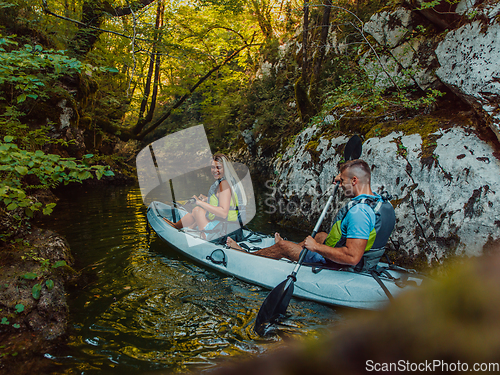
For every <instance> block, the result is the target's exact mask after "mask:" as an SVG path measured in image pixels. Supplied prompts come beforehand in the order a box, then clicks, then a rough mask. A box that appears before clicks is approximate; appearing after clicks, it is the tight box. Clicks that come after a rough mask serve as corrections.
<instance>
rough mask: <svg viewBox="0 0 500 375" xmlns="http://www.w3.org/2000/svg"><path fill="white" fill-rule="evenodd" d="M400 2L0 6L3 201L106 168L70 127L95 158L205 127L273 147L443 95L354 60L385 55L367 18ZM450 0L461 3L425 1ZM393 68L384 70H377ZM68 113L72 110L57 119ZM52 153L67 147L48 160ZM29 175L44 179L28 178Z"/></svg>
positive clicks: (218, 139) (62, 0)
mask: <svg viewBox="0 0 500 375" xmlns="http://www.w3.org/2000/svg"><path fill="white" fill-rule="evenodd" d="M400 3H401V2H400V1H397V0H391V1H382V0H376V1H370V2H368V1H364V0H314V1H309V0H304V1H299V0H250V1H243V0H196V1H190V2H184V1H177V0H135V1H132V0H77V1H73V2H69V1H67V0H37V1H28V0H2V1H0V90H1V92H0V137H1V138H0V139H3V141H4V142H3V143H2V146H1V147H2V152H3V153H4V156H2V160H3V162H2V163H3V164H2V168H3V170H2V173H3V176H4V177H8V179H10V180H13V181H16V182H13V183H12V184H11V185H12V186H11V187H9V188H8V189H7V190H5V186H4V185H2V187H1V189H0V192H1V193H2V194H3V195H2V199H3V203H4V209H7V207H10V208H12V207H14V204H13V203H14V201H15V199H20V200H21V201H17V203H16V207H21V205H24V204H25V203H23V202H22V200H23V199H25V198H24V195H23V194H24V193H15V191H17V190H12V189H20V190H23V189H24V190H23V191H25V192H26V191H28V190H29V189H30V188H33V187H34V186H38V187H40V186H42V185H43V186H45V187H51V186H54V184H57V183H67V182H68V181H70V180H74V179H76V180H78V179H80V180H81V179H83V178H87V177H90V176H91V175H96V174H97V177H100V176H102V175H103V174H106V173H107V174H109V173H111V172H110V171H105V170H104V169H102V168H101V167H99V166H97V164H98V163H97V162H92V160H93V159H92V158H82V156H83V155H82V154H81V153H80V154H79V155H69V154H71V152H70V151H68V150H69V149H70V148H71V147H70V146H71V145H70V143H71V142H74V140H68V139H64V137H63V136H61V134H62V133H64V131H63V130H64V129H63V128H64V127H65V126H71V127H77V128H78V129H80V130H81V131H82V132H83V134H84V138H85V140H86V141H85V147H86V153H84V154H86V155H88V154H91V153H92V154H97V155H99V154H103V153H104V154H107V155H110V154H111V153H112V147H111V148H110V147H108V148H107V149H106V148H105V146H106V145H109V144H112V143H116V142H119V139H121V140H122V141H127V140H131V139H134V140H139V141H140V142H143V143H147V142H151V141H153V140H155V139H158V138H160V137H162V136H164V135H165V134H168V133H170V132H173V131H176V130H180V129H183V128H187V127H190V126H192V125H198V124H200V123H202V124H204V126H205V129H206V130H207V134H208V137H209V140H210V142H211V144H212V145H214V147H215V148H217V149H218V150H221V151H228V150H229V149H231V148H234V147H238V145H240V146H241V145H242V142H243V140H242V137H241V133H242V132H243V131H250V132H251V134H253V135H254V136H257V135H258V134H267V135H268V136H267V137H265V138H264V139H260V141H259V142H260V143H259V146H260V148H261V150H263V152H264V153H268V154H269V155H272V154H276V153H277V152H279V151H280V150H279V149H280V147H284V145H286V144H287V142H286V139H287V138H291V137H293V136H294V135H295V134H296V133H297V132H298V131H300V130H301V129H302V128H303V127H306V126H311V125H313V124H324V123H326V122H327V121H326V119H328V118H330V117H332V114H335V115H336V117H337V118H342V117H344V116H349V115H350V114H352V113H355V114H356V115H358V116H359V115H361V114H364V115H374V114H375V115H380V114H383V113H387V112H390V113H392V114H393V113H396V112H404V113H406V114H407V113H408V112H409V111H410V112H411V111H413V112H418V111H421V110H422V109H423V108H424V109H425V108H427V107H429V106H432V105H433V104H434V103H435V102H436V100H437V99H438V98H439V97H440V96H441V95H442V93H440V92H439V91H437V90H429V91H428V92H422V91H421V90H418V89H415V88H414V87H406V86H405V85H404V84H403V83H398V82H394V81H393V89H392V90H389V91H387V90H386V89H385V88H381V87H380V86H378V85H377V84H376V82H374V81H373V79H370V77H369V75H368V74H367V73H366V71H364V70H363V69H362V68H361V67H360V66H359V65H358V64H357V60H358V59H359V57H360V56H361V55H362V54H363V53H364V52H366V51H368V50H372V51H373V52H374V55H375V56H376V55H377V48H378V47H376V46H375V43H374V42H373V40H371V39H370V38H369V37H368V36H367V35H366V34H365V33H364V31H363V25H364V22H366V21H367V20H368V19H369V17H370V16H371V15H372V14H373V13H374V12H375V11H378V10H380V9H382V8H384V7H385V8H391V7H394V6H396V5H398V4H400ZM417 3H418V2H417ZM441 3H449V4H451V3H456V1H454V0H443V1H440V2H437V1H436V2H432V4H431V3H429V2H427V3H424V6H425V8H429V7H434V6H438V5H440V4H441ZM408 4H409V3H408ZM412 4H413V3H412ZM417 5H418V4H417ZM441 5H442V4H441ZM329 30H335V38H337V41H338V40H342V41H343V44H344V49H343V50H342V51H333V52H332V50H333V49H334V46H333V44H334V43H335V41H332V40H330V39H331V38H332V33H329V32H328V31H329ZM423 32H429V31H428V29H426V30H422V33H423ZM327 54H328V56H327ZM266 64H267V65H266ZM266 66H267V68H266ZM266 69H267V71H266ZM384 73H387V72H384V69H383V67H382V68H381V70H380V72H378V73H377V74H379V75H384ZM388 78H389V79H392V78H391V77H390V76H388ZM65 107H66V108H65ZM65 110H68V111H69V113H72V115H71V116H69V120H68V119H66V122H68V121H69V123H66V124H62V123H61V121H60V120H59V119H60V118H61V116H63V115H64V113H63V112H64V111H65ZM330 125H331V127H333V128H335V126H336V125H335V123H333V124H331V123H330ZM50 144H57V145H58V147H56V148H54V147H48V145H50ZM55 149H57V150H59V151H57V152H56V154H57V153H59V155H56V156H57V157H55V156H54V157H53V156H50V155H52V154H51V152H55V151H54V150H55ZM61 150H63V151H61ZM64 150H66V151H64ZM18 153H22V155H23V156H22V157H23V159H22V160H21V159H19V158H18V159H16V158H17V157H18V156H19V155H18ZM42 153H43V155H42ZM68 153H69V154H68ZM14 154H16V155H17V156H16V158H15V157H13V155H14ZM72 158H75V159H72ZM23 163H25V164H23ZM37 163H42V165H43V164H45V163H47V165H50V168H48V170H49V171H50V172H47V171H46V170H44V172H43V173H42V172H41V171H42V170H43V169H40V168H39V169H36V168H37V167H36V165H39V164H37ZM24 168H28V172H26V170H25V169H24ZM54 171H56V172H55V173H56V174H55V175H54V174H52V173H53V172H54ZM21 172H22V173H21ZM29 175H31V176H32V178H34V176H36V178H35V180H36V181H35V182H33V181H32V182H27V180H29V178H27V176H29ZM9 189H10V190H9ZM28 192H29V191H28ZM13 194H14V196H13ZM15 194H18V196H15ZM46 212H48V211H46Z"/></svg>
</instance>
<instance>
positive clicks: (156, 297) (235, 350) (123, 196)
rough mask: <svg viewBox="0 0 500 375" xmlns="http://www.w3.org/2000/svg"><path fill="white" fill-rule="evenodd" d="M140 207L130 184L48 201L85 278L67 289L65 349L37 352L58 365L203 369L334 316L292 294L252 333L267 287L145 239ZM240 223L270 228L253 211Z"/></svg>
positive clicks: (311, 329) (323, 325)
mask: <svg viewBox="0 0 500 375" xmlns="http://www.w3.org/2000/svg"><path fill="white" fill-rule="evenodd" d="M257 202H258V203H259V199H257ZM260 211H262V210H260ZM145 212H146V208H145V207H144V206H143V204H142V200H141V195H140V191H139V189H138V188H137V187H127V188H117V187H113V188H107V189H103V188H98V189H97V188H96V189H90V188H87V189H84V188H81V189H79V190H77V191H76V192H75V190H72V192H71V193H70V194H68V196H64V197H63V199H61V201H60V202H59V204H58V206H57V207H56V211H55V212H54V214H53V216H54V218H53V219H54V220H53V221H52V222H51V224H50V226H51V227H52V228H53V229H55V230H57V231H58V232H59V233H61V234H63V235H64V236H66V238H67V239H68V241H69V243H70V245H71V249H72V252H73V254H74V256H75V259H77V263H76V265H75V268H76V269H77V270H83V272H84V273H85V274H86V275H88V276H87V279H88V281H87V282H86V283H85V284H84V285H80V286H79V288H78V290H77V291H74V292H72V293H71V294H70V296H69V304H70V311H71V325H70V332H69V334H70V339H69V345H68V348H66V349H64V350H63V351H62V352H59V353H48V355H47V357H48V358H49V357H50V358H52V359H53V361H54V362H56V363H59V364H61V371H69V372H70V373H85V374H92V373H95V374H97V373H99V374H102V373H110V374H111V373H113V374H114V373H120V374H127V373H134V374H136V373H138V372H145V371H153V370H165V371H168V372H177V371H182V370H186V369H194V368H199V367H206V366H212V365H214V364H215V363H217V362H220V361H221V360H224V359H227V358H228V357H230V356H234V355H240V354H243V355H255V354H258V353H261V352H263V351H266V350H268V349H269V348H270V347H273V346H275V345H279V344H280V343H281V341H282V340H283V337H303V336H306V335H308V336H315V335H318V334H319V333H320V332H322V331H324V330H326V329H327V327H328V326H329V325H331V324H332V323H334V322H335V321H336V320H338V319H340V317H341V313H340V312H339V310H335V309H333V308H330V307H328V306H323V305H320V304H317V303H313V302H308V301H298V300H295V299H294V300H292V303H291V304H290V306H289V310H288V311H289V313H290V315H291V317H290V319H288V320H287V321H286V326H281V327H280V328H279V335H274V336H272V337H269V338H264V339H263V338H260V337H258V336H257V335H256V334H255V333H254V332H253V330H252V328H253V324H254V320H255V317H256V315H257V312H258V309H259V308H260V305H261V303H262V301H263V300H264V298H265V297H266V296H267V293H268V291H267V290H264V289H262V288H260V287H257V286H253V285H250V284H247V283H244V282H242V281H239V280H237V279H234V278H232V277H226V276H224V275H221V274H219V273H216V272H213V271H210V270H207V269H204V268H201V267H198V266H197V265H196V264H194V263H192V262H191V261H190V260H188V259H186V258H184V257H183V256H181V255H179V254H178V253H176V252H175V251H174V250H172V249H170V248H169V247H168V246H167V245H166V244H165V243H164V242H162V241H161V240H160V239H158V237H156V236H155V235H152V236H151V237H149V236H148V234H147V231H146V219H145ZM47 225H48V224H47ZM249 226H250V227H252V228H253V229H255V230H260V231H265V232H270V231H273V230H276V229H277V228H274V227H272V225H271V224H269V223H268V218H267V217H266V216H265V215H263V214H262V212H260V213H259V214H258V215H257V216H256V217H255V218H254V220H253V221H252V223H251V224H250V225H249ZM285 235H287V233H285ZM288 235H289V236H291V238H293V235H294V234H293V233H288ZM295 236H302V234H300V233H299V234H297V233H295Z"/></svg>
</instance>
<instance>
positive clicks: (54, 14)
mask: <svg viewBox="0 0 500 375" xmlns="http://www.w3.org/2000/svg"><path fill="white" fill-rule="evenodd" d="M42 7H43V11H44V13H46V14H49V15H51V16H54V17H56V18H60V19H62V20H65V21H68V22H73V23H76V24H77V25H78V26H82V27H86V28H88V29H93V30H97V31H101V32H103V33H109V34H114V35H118V36H121V37H123V38H127V39H131V40H134V39H135V40H140V41H142V42H152V40H149V39H143V38H137V37H135V38H134V36H129V35H125V34H121V33H118V32H116V31H112V30H104V29H101V28H99V27H95V26H91V25H87V24H86V23H84V22H81V21H78V20H75V19H73V18H69V17H65V16H61V15H60V14H57V13H54V12H52V11H51V10H50V9H49V6H48V4H47V0H42Z"/></svg>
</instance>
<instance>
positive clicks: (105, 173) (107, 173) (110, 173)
mask: <svg viewBox="0 0 500 375" xmlns="http://www.w3.org/2000/svg"><path fill="white" fill-rule="evenodd" d="M104 175H105V176H114V175H115V174H114V173H113V171H111V170H107V171H105V172H104Z"/></svg>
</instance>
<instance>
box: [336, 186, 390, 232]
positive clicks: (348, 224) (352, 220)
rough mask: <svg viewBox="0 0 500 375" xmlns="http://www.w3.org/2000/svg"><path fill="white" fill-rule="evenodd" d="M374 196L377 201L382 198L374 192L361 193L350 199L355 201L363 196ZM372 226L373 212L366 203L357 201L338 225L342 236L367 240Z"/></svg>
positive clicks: (373, 223) (373, 225)
mask: <svg viewBox="0 0 500 375" xmlns="http://www.w3.org/2000/svg"><path fill="white" fill-rule="evenodd" d="M374 196H375V197H376V198H377V201H379V200H382V197H381V196H380V195H378V194H376V193H373V195H368V194H361V195H358V196H357V197H354V198H352V200H353V201H357V200H361V199H363V198H373V197H374ZM373 228H375V212H373V209H372V208H371V207H370V205H368V204H367V203H358V204H356V205H355V206H354V207H353V208H351V209H350V210H349V211H348V212H347V215H346V216H345V218H344V220H342V224H341V226H340V229H341V231H342V237H345V238H357V239H361V240H367V239H368V238H369V237H370V233H371V231H372V230H373Z"/></svg>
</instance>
